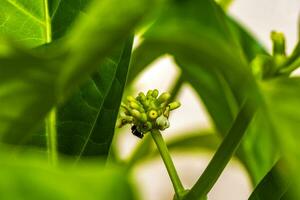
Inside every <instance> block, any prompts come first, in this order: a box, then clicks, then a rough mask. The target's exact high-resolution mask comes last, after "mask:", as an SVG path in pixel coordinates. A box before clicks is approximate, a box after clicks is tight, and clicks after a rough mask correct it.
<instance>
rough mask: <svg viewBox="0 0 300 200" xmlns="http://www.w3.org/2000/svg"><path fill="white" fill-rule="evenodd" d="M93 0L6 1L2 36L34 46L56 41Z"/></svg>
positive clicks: (2, 9) (1, 15)
mask: <svg viewBox="0 0 300 200" xmlns="http://www.w3.org/2000/svg"><path fill="white" fill-rule="evenodd" d="M88 2H90V0H29V1H28V0H3V1H1V5H0V24H1V26H0V27H1V28H0V34H5V35H8V36H10V37H13V38H14V39H15V40H16V41H19V42H22V43H23V44H26V45H27V46H30V47H34V46H38V45H41V44H44V43H48V42H51V40H53V39H57V38H59V37H61V36H63V34H64V33H65V32H66V31H67V30H68V29H69V28H70V25H71V24H72V23H73V22H74V19H75V18H76V17H77V16H78V14H79V13H80V12H81V11H82V10H83V9H84V8H85V7H86V5H87V3H88Z"/></svg>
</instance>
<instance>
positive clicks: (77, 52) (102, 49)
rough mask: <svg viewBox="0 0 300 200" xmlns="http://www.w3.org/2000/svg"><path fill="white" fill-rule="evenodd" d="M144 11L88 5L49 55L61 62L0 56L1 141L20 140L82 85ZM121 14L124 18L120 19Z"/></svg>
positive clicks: (132, 4) (126, 5)
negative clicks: (55, 106) (60, 46)
mask: <svg viewBox="0 0 300 200" xmlns="http://www.w3.org/2000/svg"><path fill="white" fill-rule="evenodd" d="M116 6H118V9H115V8H116ZM112 10H114V12H113V14H112V12H111V11H112ZM147 11H149V7H148V1H136V0H131V1H127V2H124V1H117V0H115V1H110V0H103V1H101V2H98V1H94V2H93V3H92V4H91V6H90V7H89V9H88V11H87V15H84V17H83V18H80V20H79V21H78V22H77V23H76V25H74V28H73V29H72V31H70V33H69V35H68V40H67V42H64V43H63V44H64V45H63V46H62V48H61V49H63V50H61V51H60V49H59V48H58V49H54V50H55V52H54V53H53V54H55V55H56V56H57V54H58V53H60V52H63V55H64V57H65V58H64V59H61V57H60V56H61V55H60V54H59V55H58V56H57V57H58V58H60V59H55V58H56V57H54V58H53V56H51V54H50V55H49V52H48V55H47V58H45V57H40V56H37V55H34V54H33V53H30V54H28V53H25V51H19V52H17V53H15V54H14V55H12V54H10V55H5V56H1V58H0V63H1V65H0V71H1V81H0V102H1V112H0V118H1V131H0V134H1V137H2V139H3V140H4V141H6V142H12V143H16V142H17V143H20V142H23V140H24V139H26V137H27V136H28V133H30V132H31V131H33V128H34V127H35V126H36V125H37V124H38V123H39V122H40V121H41V120H42V119H43V118H44V116H45V115H46V114H47V112H48V111H49V110H50V109H51V107H52V106H54V105H55V104H57V103H59V102H62V101H63V100H65V98H66V97H68V95H69V94H71V93H72V92H73V91H74V90H75V89H76V88H77V87H78V85H79V84H82V83H83V82H84V81H86V80H87V79H88V77H89V74H90V73H91V72H92V71H94V70H96V69H97V68H98V67H99V66H100V64H101V63H102V62H103V61H104V59H105V58H106V57H107V56H108V55H109V54H110V52H112V50H113V49H114V48H115V47H118V46H119V45H120V43H121V42H123V41H124V40H125V39H126V38H127V36H129V34H131V33H132V31H133V29H134V26H135V25H136V24H137V23H138V22H139V21H140V20H141V19H142V17H143V16H144V15H145V13H147ZM124 13H130V14H127V15H126V16H124ZM107 19H109V20H107ZM9 48H12V47H10V46H8V49H9ZM28 51H29V50H28ZM121 70H123V69H121ZM120 73H121V72H120ZM104 76H105V75H104ZM118 76H119V75H118ZM118 76H117V77H118ZM2 77H3V78H2ZM116 86H117V83H116ZM120 87H121V86H120ZM112 90H114V89H112ZM112 98H115V97H112ZM28 116H30V117H28Z"/></svg>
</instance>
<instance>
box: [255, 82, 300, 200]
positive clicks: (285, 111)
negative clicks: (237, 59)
mask: <svg viewBox="0 0 300 200" xmlns="http://www.w3.org/2000/svg"><path fill="white" fill-rule="evenodd" d="M261 88H262V90H263V91H264V97H265V102H266V111H265V112H266V113H267V116H268V118H266V119H268V121H266V123H270V124H271V125H272V126H273V127H274V129H273V130H274V136H275V138H276V141H277V144H279V145H280V146H279V147H281V148H280V150H281V151H282V152H283V154H284V156H285V157H286V159H287V161H288V168H289V170H291V171H292V173H293V174H292V178H293V179H295V182H296V186H297V187H299V186H300V177H299V173H298V170H299V167H300V162H299V160H300V152H299V143H300V137H299V134H298V133H299V124H300V110H299V109H298V108H299V107H300V93H299V89H300V78H279V79H275V80H272V81H267V82H263V83H262V84H261ZM297 187H296V188H297ZM299 197H300V194H299Z"/></svg>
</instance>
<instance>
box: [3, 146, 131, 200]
mask: <svg viewBox="0 0 300 200" xmlns="http://www.w3.org/2000/svg"><path fill="white" fill-rule="evenodd" d="M1 152H2V153H1V156H0V158H1V159H0V170H1V174H0V191H1V193H0V198H1V199H6V200H15V199H26V200H27V199H28V200H29V199H30V200H40V199H45V200H66V199H74V200H81V199H88V200H93V199H95V200H96V199H97V200H101V199H103V200H132V199H135V197H134V195H133V192H132V189H131V187H130V184H129V182H128V180H127V177H126V176H124V173H123V170H122V169H118V168H113V167H111V168H110V169H104V168H103V167H101V166H99V163H97V164H95V163H92V162H91V163H86V164H85V165H84V166H81V165H79V166H78V167H74V166H73V165H71V163H68V162H63V165H62V166H61V167H60V168H53V167H51V166H50V165H49V163H48V162H47V160H46V159H40V158H39V157H37V156H36V155H32V154H29V155H22V158H21V157H18V159H15V158H14V159H12V157H11V156H6V155H5V154H4V153H3V149H1Z"/></svg>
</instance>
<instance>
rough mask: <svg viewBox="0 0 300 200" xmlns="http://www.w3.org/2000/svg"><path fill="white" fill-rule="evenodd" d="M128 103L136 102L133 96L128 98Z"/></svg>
mask: <svg viewBox="0 0 300 200" xmlns="http://www.w3.org/2000/svg"><path fill="white" fill-rule="evenodd" d="M127 101H128V102H136V99H135V98H134V97H133V96H128V97H127Z"/></svg>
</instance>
